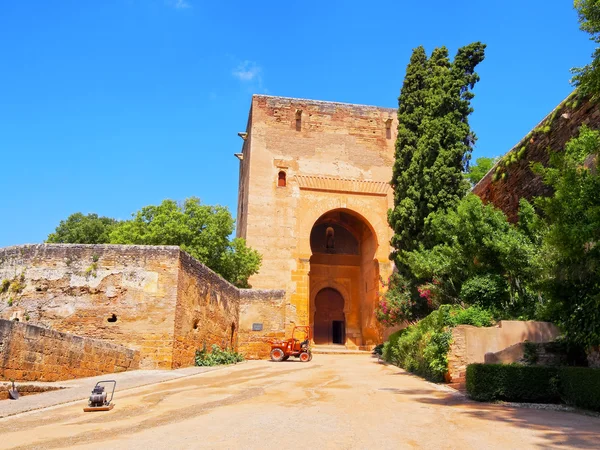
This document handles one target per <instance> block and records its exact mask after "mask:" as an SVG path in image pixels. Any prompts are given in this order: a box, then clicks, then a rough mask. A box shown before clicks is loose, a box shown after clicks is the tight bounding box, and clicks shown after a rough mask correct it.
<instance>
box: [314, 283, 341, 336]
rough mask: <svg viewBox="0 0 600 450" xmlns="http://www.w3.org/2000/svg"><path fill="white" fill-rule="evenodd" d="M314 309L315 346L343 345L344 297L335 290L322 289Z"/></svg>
mask: <svg viewBox="0 0 600 450" xmlns="http://www.w3.org/2000/svg"><path fill="white" fill-rule="evenodd" d="M315 309H316V310H315V316H314V340H315V344H345V343H346V336H345V334H346V329H345V328H346V327H345V324H346V317H345V315H344V297H342V295H341V294H340V293H339V292H338V291H336V290H335V289H332V288H325V289H322V290H321V291H319V293H318V294H317V296H316V298H315Z"/></svg>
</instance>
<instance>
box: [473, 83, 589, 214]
mask: <svg viewBox="0 0 600 450" xmlns="http://www.w3.org/2000/svg"><path fill="white" fill-rule="evenodd" d="M584 124H585V125H588V126H589V127H590V128H600V107H599V103H598V102H591V101H589V100H588V99H585V98H583V99H581V98H578V96H577V94H572V95H571V96H570V97H568V98H567V99H566V100H565V101H563V102H562V103H561V104H560V105H558V106H557V107H556V108H555V109H554V111H552V112H551V113H550V114H549V115H548V116H546V117H545V118H544V119H543V120H542V122H540V124H539V125H538V126H537V127H536V128H535V129H534V130H532V131H531V132H530V133H529V134H528V135H527V136H525V137H524V138H523V139H522V140H521V141H520V142H519V143H518V144H517V145H515V146H514V147H513V148H512V149H511V150H510V151H509V152H508V153H507V154H506V155H504V157H503V158H502V160H501V161H499V162H498V163H497V164H496V165H495V166H494V167H493V168H492V170H491V171H490V172H488V173H487V175H486V176H485V177H483V179H482V180H481V181H480V182H479V183H477V185H476V186H475V187H474V188H473V193H474V194H476V195H478V196H479V197H480V198H481V199H482V200H483V201H484V202H486V203H493V204H494V205H495V206H496V207H497V208H500V209H501V210H502V211H504V213H505V214H506V215H507V216H508V217H509V219H510V220H511V221H513V222H514V221H516V220H517V212H518V207H519V199H521V198H523V197H524V198H526V199H527V200H531V199H532V198H534V197H536V196H544V195H549V194H550V193H551V191H550V189H549V188H548V187H547V186H545V185H544V184H543V182H542V180H541V178H540V177H539V176H537V175H535V174H534V173H533V172H532V171H531V163H536V162H539V163H542V164H544V165H546V164H548V161H549V159H550V153H549V149H552V150H553V151H562V150H563V149H564V147H565V144H566V143H567V141H568V140H569V139H571V138H572V137H574V136H576V135H577V134H578V130H579V128H580V127H581V125H584Z"/></svg>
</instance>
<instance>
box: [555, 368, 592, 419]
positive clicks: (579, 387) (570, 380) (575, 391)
mask: <svg viewBox="0 0 600 450" xmlns="http://www.w3.org/2000/svg"><path fill="white" fill-rule="evenodd" d="M558 378H559V380H560V381H559V387H560V393H561V396H562V398H563V400H564V401H565V403H568V404H570V405H574V406H578V407H580V408H586V409H592V410H594V411H600V369H590V368H588V367H561V368H559V369H558Z"/></svg>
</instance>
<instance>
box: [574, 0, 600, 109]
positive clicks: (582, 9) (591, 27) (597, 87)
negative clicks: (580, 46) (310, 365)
mask: <svg viewBox="0 0 600 450" xmlns="http://www.w3.org/2000/svg"><path fill="white" fill-rule="evenodd" d="M574 6H575V9H576V10H577V14H578V15H579V26H580V28H581V30H583V31H585V32H587V33H589V34H590V35H591V36H590V40H592V41H594V42H596V43H600V1H599V0H575V1H574ZM572 73H573V79H572V83H573V84H574V85H575V86H578V87H579V90H580V92H581V93H582V94H586V95H591V96H593V97H596V98H597V97H598V95H599V94H600V47H598V48H596V50H595V51H594V53H593V54H592V62H591V63H589V64H587V65H586V66H584V67H577V68H575V69H572Z"/></svg>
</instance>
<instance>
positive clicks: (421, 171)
mask: <svg viewBox="0 0 600 450" xmlns="http://www.w3.org/2000/svg"><path fill="white" fill-rule="evenodd" d="M484 51H485V45H484V44H482V43H480V42H475V43H472V44H470V45H467V46H465V47H462V48H460V49H459V50H458V52H457V54H456V56H455V58H454V61H450V59H449V56H448V49H447V48H446V47H440V48H436V49H435V50H434V51H433V52H432V54H431V57H430V58H429V59H427V56H426V54H425V50H424V49H423V47H418V48H416V49H415V50H414V51H413V54H412V57H411V60H410V63H409V64H408V66H407V69H406V76H405V79H404V83H403V85H402V90H401V92H400V97H399V99H398V102H399V105H398V122H399V124H398V138H397V140H396V150H395V163H394V167H393V171H392V180H391V185H392V187H393V189H394V208H393V209H391V210H390V211H388V223H389V224H390V227H391V228H392V229H393V230H394V236H393V237H392V240H391V244H392V247H393V248H394V251H393V253H392V254H391V255H390V258H391V259H392V260H393V261H394V262H395V264H396V268H397V269H398V271H399V273H400V275H401V276H402V279H401V280H399V282H397V283H396V284H395V285H392V286H391V287H390V290H396V292H392V293H391V294H392V295H394V294H398V292H397V290H398V289H401V290H403V291H404V292H405V294H410V295H409V297H412V301H411V304H412V305H414V307H413V308H412V309H413V310H414V311H415V312H416V311H419V313H421V312H423V310H424V308H423V305H422V301H421V300H422V299H419V296H418V294H417V289H416V286H417V284H418V280H417V279H416V277H414V276H413V275H412V274H411V273H410V271H409V269H408V267H407V266H406V265H405V264H404V263H403V260H404V256H403V255H404V254H405V253H406V252H410V251H413V250H416V249H419V248H422V247H424V248H431V247H432V246H433V245H435V242H434V241H433V238H432V237H431V236H430V233H428V231H427V223H428V221H427V218H428V217H429V215H430V214H431V213H433V212H436V211H439V210H448V209H452V208H453V207H454V206H455V205H456V204H457V203H458V201H459V200H460V199H461V198H462V197H463V196H464V195H465V193H466V192H467V189H468V183H467V182H466V181H465V179H464V176H463V172H464V171H465V170H466V168H467V167H468V162H469V159H470V157H471V151H472V148H473V145H474V144H475V139H476V138H475V134H474V133H473V132H472V131H471V128H470V126H469V121H468V117H469V115H470V114H471V113H472V112H473V108H472V107H471V99H472V98H473V93H472V92H471V90H472V89H473V87H474V86H475V84H476V83H477V81H479V76H478V75H477V73H476V72H475V68H476V66H477V65H478V64H479V63H480V62H481V61H483V59H484ZM408 291H410V292H408ZM403 298H407V297H406V295H404V296H403ZM407 318H409V319H410V318H414V317H407Z"/></svg>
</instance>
